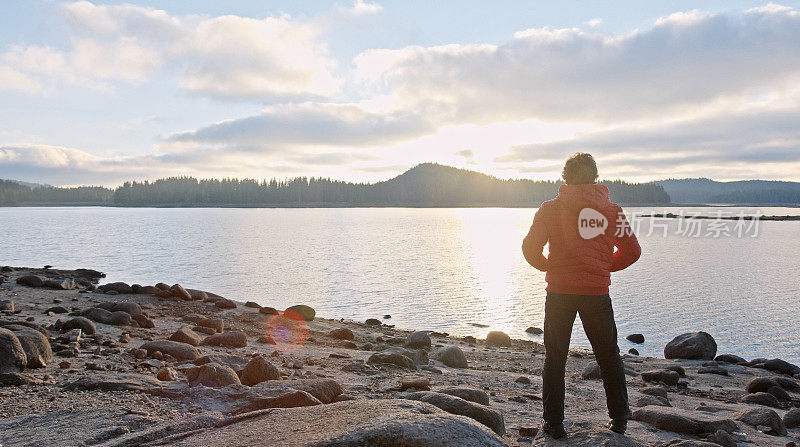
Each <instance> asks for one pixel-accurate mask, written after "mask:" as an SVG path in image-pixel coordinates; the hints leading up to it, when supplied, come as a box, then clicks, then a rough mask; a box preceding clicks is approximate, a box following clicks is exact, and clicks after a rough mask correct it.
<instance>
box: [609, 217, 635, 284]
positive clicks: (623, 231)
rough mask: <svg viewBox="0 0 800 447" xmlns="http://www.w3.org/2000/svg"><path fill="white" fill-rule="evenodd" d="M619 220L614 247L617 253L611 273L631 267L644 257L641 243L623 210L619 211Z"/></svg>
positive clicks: (612, 263)
mask: <svg viewBox="0 0 800 447" xmlns="http://www.w3.org/2000/svg"><path fill="white" fill-rule="evenodd" d="M618 216H619V217H618V219H617V240H616V242H615V243H614V246H615V247H617V251H616V252H614V257H613V259H612V261H611V271H612V272H617V271H620V270H622V269H625V268H627V267H629V266H630V265H631V264H633V263H634V262H636V261H637V260H638V259H639V257H640V256H641V255H642V247H640V246H639V241H638V240H637V239H636V235H635V234H634V233H633V229H632V228H631V226H630V224H629V223H628V219H627V218H625V214H624V213H623V212H622V208H620V209H619V211H618Z"/></svg>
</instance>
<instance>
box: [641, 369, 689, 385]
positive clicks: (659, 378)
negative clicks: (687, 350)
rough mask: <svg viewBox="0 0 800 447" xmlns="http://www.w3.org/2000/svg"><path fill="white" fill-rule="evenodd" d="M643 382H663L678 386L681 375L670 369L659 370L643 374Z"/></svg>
mask: <svg viewBox="0 0 800 447" xmlns="http://www.w3.org/2000/svg"><path fill="white" fill-rule="evenodd" d="M642 380H644V381H645V382H663V383H665V384H667V385H677V384H678V381H679V380H680V374H678V373H677V372H675V371H672V370H668V369H657V370H652V371H645V372H643V373H642Z"/></svg>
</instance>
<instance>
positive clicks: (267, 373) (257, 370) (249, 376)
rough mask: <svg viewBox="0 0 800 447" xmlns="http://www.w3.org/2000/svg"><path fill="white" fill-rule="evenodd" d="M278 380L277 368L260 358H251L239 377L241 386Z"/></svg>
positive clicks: (279, 376) (278, 372)
mask: <svg viewBox="0 0 800 447" xmlns="http://www.w3.org/2000/svg"><path fill="white" fill-rule="evenodd" d="M280 378H281V373H280V371H278V368H276V367H275V366H274V365H273V364H272V363H270V362H268V361H267V360H266V359H265V358H264V357H261V356H257V357H253V359H252V360H250V363H248V364H247V366H245V367H244V369H243V370H242V374H241V376H240V379H241V381H242V384H243V385H247V386H253V385H258V384H259V383H261V382H264V381H266V380H279V379H280Z"/></svg>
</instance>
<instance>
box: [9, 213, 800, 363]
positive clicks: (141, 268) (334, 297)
mask: <svg viewBox="0 0 800 447" xmlns="http://www.w3.org/2000/svg"><path fill="white" fill-rule="evenodd" d="M652 210H653V209H651V208H647V209H643V208H626V213H640V212H649V211H652ZM740 210H744V211H745V212H746V213H748V214H750V213H753V212H754V211H755V210H756V209H755V208H746V209H740V208H687V209H686V211H687V212H702V213H704V214H710V213H715V212H717V211H722V212H724V213H733V214H735V213H736V212H738V211H740ZM757 210H758V211H760V212H761V213H762V214H765V215H771V214H778V215H787V214H793V215H797V214H800V210H799V209H792V208H758V209H757ZM655 211H657V212H664V211H665V209H663V208H657V209H655ZM666 211H668V212H672V213H676V214H677V212H678V210H677V209H675V208H669V209H666ZM533 212H534V210H531V209H502V208H472V209H418V208H411V209H407V208H346V209H235V208H230V209H205V208H193V209H152V208H91V207H76V208H0V265H15V266H32V267H41V266H43V265H45V264H52V265H53V266H55V267H56V268H65V269H72V268H78V267H84V268H94V269H98V270H102V271H104V272H106V274H107V275H108V277H107V278H106V280H107V281H109V282H110V281H125V282H128V283H141V284H154V283H156V282H159V281H163V282H166V283H168V284H173V283H181V284H183V285H184V286H186V287H191V288H197V289H204V290H208V291H212V292H215V293H218V294H221V295H223V296H226V297H228V298H232V299H235V300H241V301H246V300H252V301H256V302H259V303H261V304H263V305H269V306H272V307H276V308H279V309H283V308H285V307H288V306H290V305H292V304H298V303H303V304H308V305H311V306H313V307H314V308H315V309H316V310H317V314H318V315H319V316H322V317H328V318H340V317H341V318H346V319H353V320H362V321H363V320H365V319H366V318H371V317H376V318H381V317H382V316H383V315H384V314H391V315H392V318H391V319H390V320H386V322H387V323H390V324H395V325H397V327H400V328H408V329H430V330H438V331H445V332H449V333H451V334H459V335H474V336H477V337H482V336H485V335H486V333H487V332H488V331H490V330H503V331H505V332H507V333H509V334H510V335H511V336H512V337H513V338H529V339H533V340H539V341H541V337H540V336H533V335H528V334H526V333H525V332H524V330H525V328H527V327H528V326H539V327H541V326H542V323H543V317H544V314H543V312H544V298H545V292H544V286H545V283H544V274H543V273H541V272H538V271H536V270H534V269H533V268H532V267H530V266H528V264H527V263H526V262H525V260H524V259H523V257H522V253H521V250H520V245H521V241H522V238H523V237H524V236H525V234H526V233H527V231H528V227H529V226H530V223H531V219H532V217H533ZM639 222H641V223H640V224H641V228H640V229H639V232H640V233H639V234H640V235H639V239H640V243H641V245H642V249H643V255H642V258H641V259H640V260H639V262H637V263H636V264H634V265H633V266H632V267H630V268H629V269H627V270H625V271H623V272H619V273H614V274H613V275H612V281H613V284H612V288H611V295H612V298H613V303H614V309H615V313H616V317H617V325H618V328H619V333H620V349H621V351H622V352H626V351H627V350H628V349H629V348H630V347H634V346H635V345H633V344H632V343H630V342H628V341H626V340H624V336H625V335H627V334H630V333H634V332H641V333H643V334H644V335H645V337H646V342H645V343H644V345H638V346H635V347H636V348H637V349H638V350H639V351H640V352H641V353H642V355H653V356H659V357H660V356H663V347H664V344H665V343H666V342H667V341H669V340H670V339H671V338H672V337H674V336H675V335H678V334H681V333H683V332H688V331H697V330H705V331H707V332H709V333H711V334H712V335H713V336H714V337H715V339H716V340H717V343H718V345H719V349H718V352H719V353H734V354H738V355H741V356H743V357H745V358H748V359H750V358H754V357H768V358H773V357H780V358H784V359H787V360H789V361H792V362H794V363H800V343H798V342H800V324H798V315H800V279H799V277H798V272H800V222H763V221H762V222H760V223H759V224H758V234H757V237H751V236H752V235H753V234H754V232H755V231H754V230H753V229H749V231H748V229H747V228H745V229H744V232H743V234H742V237H739V236H738V235H737V234H736V233H737V230H736V229H735V228H734V227H733V225H734V222H728V223H727V224H726V225H727V227H728V232H729V233H730V234H729V235H727V236H726V235H725V234H723V233H720V234H719V235H718V236H719V237H715V235H716V233H719V231H717V230H712V227H710V226H709V225H711V224H710V222H711V221H706V222H703V224H702V225H703V227H702V229H701V234H700V236H699V237H693V236H694V234H695V233H694V232H693V231H692V232H691V234H681V233H680V232H679V229H678V221H677V220H668V221H666V220H659V221H653V222H651V221H650V220H649V219H640V220H639ZM665 223H666V224H667V227H666V230H664V228H663V225H664V224H665ZM651 227H652V228H653V229H654V231H653V232H652V234H650V235H649V236H648V232H649V229H650V228H651ZM684 229H685V228H684ZM741 230H743V229H741V228H740V229H739V231H741ZM665 232H666V233H667V234H666V236H665V235H664V233H665ZM475 323H478V324H485V325H488V326H489V327H486V328H483V327H476V326H474V325H473V324H475ZM573 345H577V346H587V347H588V342H587V341H586V338H585V336H584V335H583V330H582V328H581V326H580V324H579V322H578V321H576V325H575V330H574V333H573Z"/></svg>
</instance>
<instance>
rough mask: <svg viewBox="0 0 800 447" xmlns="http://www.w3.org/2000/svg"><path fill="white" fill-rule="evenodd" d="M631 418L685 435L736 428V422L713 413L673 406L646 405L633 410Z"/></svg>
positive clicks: (729, 430) (735, 429)
mask: <svg viewBox="0 0 800 447" xmlns="http://www.w3.org/2000/svg"><path fill="white" fill-rule="evenodd" d="M632 419H633V420H636V421H639V422H644V423H647V424H650V425H652V426H654V427H656V428H660V429H661V430H667V431H671V432H675V433H683V434H687V435H698V434H700V433H713V432H715V431H717V430H725V431H727V432H733V431H737V430H738V426H737V425H736V422H734V421H732V420H731V419H728V418H724V417H719V416H717V415H714V414H709V413H704V412H699V411H689V410H682V409H679V408H675V407H661V406H653V405H651V406H647V407H642V408H640V409H638V410H636V411H634V412H633V416H632Z"/></svg>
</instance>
